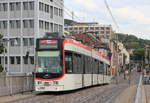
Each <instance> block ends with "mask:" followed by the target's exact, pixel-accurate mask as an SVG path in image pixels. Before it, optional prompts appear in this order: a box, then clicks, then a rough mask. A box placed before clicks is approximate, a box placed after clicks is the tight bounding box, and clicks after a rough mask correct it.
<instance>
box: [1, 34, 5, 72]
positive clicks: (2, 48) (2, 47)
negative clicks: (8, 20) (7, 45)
mask: <svg viewBox="0 0 150 103" xmlns="http://www.w3.org/2000/svg"><path fill="white" fill-rule="evenodd" d="M3 43H4V41H3V36H2V35H1V34H0V54H2V53H3V52H4V45H3ZM2 71H3V67H2V65H1V64H0V72H2Z"/></svg>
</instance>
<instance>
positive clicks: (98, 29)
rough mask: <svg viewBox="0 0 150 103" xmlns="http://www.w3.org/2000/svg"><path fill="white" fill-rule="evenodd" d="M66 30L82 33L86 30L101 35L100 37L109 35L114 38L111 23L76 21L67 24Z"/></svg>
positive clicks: (108, 36)
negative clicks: (69, 24)
mask: <svg viewBox="0 0 150 103" xmlns="http://www.w3.org/2000/svg"><path fill="white" fill-rule="evenodd" d="M65 31H67V32H69V33H72V34H81V33H85V32H91V33H95V34H97V35H99V36H100V37H107V38H109V39H112V34H113V30H112V26H111V25H101V24H99V23H97V22H85V23H76V24H72V25H71V26H65Z"/></svg>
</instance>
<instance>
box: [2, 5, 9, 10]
mask: <svg viewBox="0 0 150 103" xmlns="http://www.w3.org/2000/svg"><path fill="white" fill-rule="evenodd" d="M7 10H8V4H7V3H3V11H7Z"/></svg>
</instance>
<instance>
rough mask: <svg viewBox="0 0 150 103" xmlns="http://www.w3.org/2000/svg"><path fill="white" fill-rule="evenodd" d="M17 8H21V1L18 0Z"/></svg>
mask: <svg viewBox="0 0 150 103" xmlns="http://www.w3.org/2000/svg"><path fill="white" fill-rule="evenodd" d="M16 10H21V2H16Z"/></svg>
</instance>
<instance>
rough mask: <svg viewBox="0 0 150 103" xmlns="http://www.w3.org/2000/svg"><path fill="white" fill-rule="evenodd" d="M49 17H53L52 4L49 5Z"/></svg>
mask: <svg viewBox="0 0 150 103" xmlns="http://www.w3.org/2000/svg"><path fill="white" fill-rule="evenodd" d="M50 15H51V16H50V18H53V6H50Z"/></svg>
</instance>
